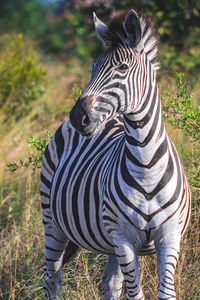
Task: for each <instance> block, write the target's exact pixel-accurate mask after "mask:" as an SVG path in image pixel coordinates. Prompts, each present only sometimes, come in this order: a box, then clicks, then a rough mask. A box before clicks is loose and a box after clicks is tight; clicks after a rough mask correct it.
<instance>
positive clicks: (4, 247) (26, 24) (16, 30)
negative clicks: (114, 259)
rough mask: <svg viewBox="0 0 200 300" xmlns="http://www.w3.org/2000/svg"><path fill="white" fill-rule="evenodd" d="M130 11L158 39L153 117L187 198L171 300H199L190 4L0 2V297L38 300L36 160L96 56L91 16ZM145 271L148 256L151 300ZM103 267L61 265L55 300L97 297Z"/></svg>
mask: <svg viewBox="0 0 200 300" xmlns="http://www.w3.org/2000/svg"><path fill="white" fill-rule="evenodd" d="M131 8H134V9H136V10H142V11H143V12H144V13H146V14H147V15H148V16H149V17H150V18H151V19H152V21H153V22H154V24H155V28H156V30H157V32H158V33H159V35H160V46H159V49H160V53H159V61H160V70H159V71H158V76H157V78H158V84H159V88H160V94H161V97H162V102H163V111H164V112H163V113H164V117H165V119H166V125H167V128H168V132H169V134H170V136H171V138H172V140H173V141H174V143H175V144H176V147H177V149H178V151H179V154H180V157H181V160H182V162H183V165H184V168H185V171H186V173H187V177H188V180H189V182H190V186H191V191H192V196H193V197H192V199H193V200H192V216H191V225H190V228H189V230H188V231H187V234H186V235H185V238H184V240H183V243H182V252H181V256H180V260H179V266H178V270H177V273H176V282H177V294H178V298H177V299H180V300H183V299H187V300H197V299H199V295H200V288H199V279H198V274H199V269H200V268H199V264H200V263H199V262H200V257H199V247H200V242H199V241H200V231H199V221H200V218H199V211H200V209H199V208H200V192H199V191H200V147H199V138H200V136H199V134H200V109H199V104H200V91H199V85H200V79H199V74H200V45H199V43H200V0H176V1H174V0H168V1H163V0H122V1H119V0H107V1H105V0H96V1H94V0H82V1H81V0H74V1H72V0H6V1H5V0H0V128H1V130H0V149H1V151H0V234H1V243H0V251H1V252H0V253H1V259H0V299H44V296H43V292H42V281H43V272H42V270H43V265H44V239H43V228H42V222H41V211H40V198H39V194H38V191H39V172H40V165H41V157H42V153H43V151H44V149H45V146H46V143H47V142H48V140H49V137H50V136H51V134H53V133H54V132H55V130H56V129H57V128H58V127H59V126H60V124H61V123H62V122H63V121H64V120H66V119H67V118H68V113H69V111H70V110H71V108H72V106H73V105H74V103H75V101H76V99H77V98H78V96H79V95H80V92H81V89H83V88H84V86H85V85H86V83H87V81H88V80H89V78H90V72H91V62H92V60H93V59H94V58H95V57H97V56H98V55H99V54H101V53H102V52H103V48H102V44H101V42H100V41H99V40H98V39H97V37H96V33H95V30H94V24H93V17H92V12H93V11H95V13H96V14H97V16H98V17H99V18H100V19H101V20H102V21H103V22H105V23H109V20H110V17H111V15H112V14H113V11H115V10H129V9H131ZM177 73H178V74H177ZM181 74H184V75H181ZM46 132H48V133H46ZM27 143H28V147H27ZM155 264H156V260H155V257H152V258H148V259H146V258H141V259H140V268H141V271H142V272H141V281H142V284H143V286H144V289H145V293H146V295H147V299H148V297H149V299H156V294H157V283H158V277H157V273H156V265H155ZM104 266H105V256H100V255H94V254H91V253H89V252H87V251H82V252H81V256H80V258H79V260H75V262H74V264H72V265H70V266H66V273H65V275H64V284H63V287H62V289H61V292H60V298H59V299H80V300H84V299H86V300H90V299H98V300H99V299H102V297H101V296H100V294H99V283H100V278H101V276H102V273H103V268H104ZM122 299H125V295H124V294H123V295H122Z"/></svg>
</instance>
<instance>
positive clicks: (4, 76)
mask: <svg viewBox="0 0 200 300" xmlns="http://www.w3.org/2000/svg"><path fill="white" fill-rule="evenodd" d="M45 75H46V71H45V70H44V68H41V67H40V66H39V60H38V57H37V55H36V54H35V53H34V51H33V49H32V48H28V49H26V45H25V43H24V40H23V36H22V34H19V35H13V36H11V37H10V38H9V41H8V44H7V49H6V53H5V54H4V55H3V56H2V57H1V60H0V108H1V110H2V112H3V113H4V119H5V120H6V121H10V120H13V119H19V118H21V117H22V116H25V115H26V114H27V112H28V111H29V110H30V107H31V106H30V103H31V101H32V100H35V99H37V98H38V97H39V96H40V95H41V94H42V93H43V92H44V89H45V85H44V84H45V78H46V76H45Z"/></svg>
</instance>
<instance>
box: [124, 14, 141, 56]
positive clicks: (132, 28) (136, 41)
mask: <svg viewBox="0 0 200 300" xmlns="http://www.w3.org/2000/svg"><path fill="white" fill-rule="evenodd" d="M124 29H125V31H126V34H127V37H128V40H129V42H130V44H131V45H132V46H133V47H135V48H137V50H138V51H139V52H140V51H141V50H142V49H143V48H144V46H143V43H142V40H141V39H142V28H141V24H140V18H139V17H138V15H137V13H136V12H135V11H134V10H133V9H131V10H130V11H129V13H128V14H127V16H126V18H125V20H124Z"/></svg>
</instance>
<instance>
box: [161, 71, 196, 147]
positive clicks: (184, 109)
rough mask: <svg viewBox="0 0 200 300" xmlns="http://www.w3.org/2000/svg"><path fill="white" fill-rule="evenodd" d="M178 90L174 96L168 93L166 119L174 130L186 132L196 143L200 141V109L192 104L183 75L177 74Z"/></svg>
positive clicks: (165, 106)
mask: <svg viewBox="0 0 200 300" xmlns="http://www.w3.org/2000/svg"><path fill="white" fill-rule="evenodd" d="M177 81H178V84H179V86H178V88H177V93H176V95H175V96H173V95H172V94H171V93H167V96H168V101H167V103H165V105H164V110H165V112H166V114H165V118H166V120H167V121H168V123H170V124H171V125H172V126H173V127H174V128H178V129H182V130H184V133H185V134H186V135H188V136H189V137H190V138H192V140H193V141H194V142H198V141H200V107H199V106H197V105H195V104H194V103H192V101H191V98H192V96H191V95H190V93H189V91H188V89H187V83H186V81H185V80H184V77H183V74H179V73H177Z"/></svg>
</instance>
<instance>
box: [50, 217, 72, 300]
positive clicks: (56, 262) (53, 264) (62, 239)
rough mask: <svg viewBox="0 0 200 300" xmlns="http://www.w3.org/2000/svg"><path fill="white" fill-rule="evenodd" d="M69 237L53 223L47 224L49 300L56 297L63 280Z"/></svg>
mask: <svg viewBox="0 0 200 300" xmlns="http://www.w3.org/2000/svg"><path fill="white" fill-rule="evenodd" d="M67 242H68V240H67V238H66V236H65V235H64V234H63V232H62V231H61V230H60V229H59V228H58V227H57V226H56V225H55V224H54V223H53V222H51V223H48V224H46V226H45V256H46V266H45V270H44V271H45V276H44V279H45V282H44V292H45V297H46V299H48V300H53V299H56V295H57V294H58V292H59V289H60V283H61V281H62V261H63V254H64V252H65V249H66V246H67Z"/></svg>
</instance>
